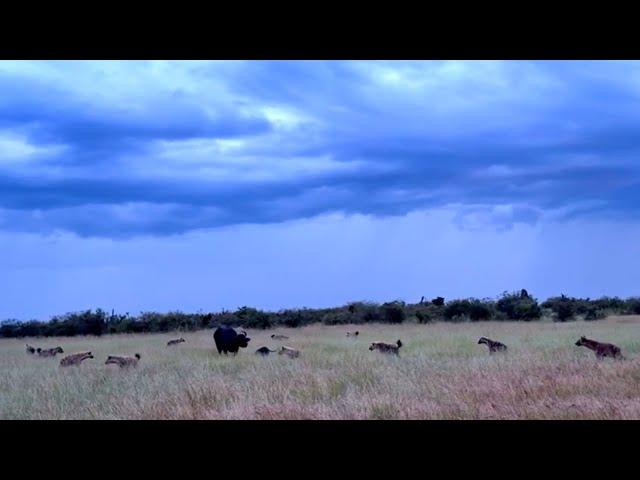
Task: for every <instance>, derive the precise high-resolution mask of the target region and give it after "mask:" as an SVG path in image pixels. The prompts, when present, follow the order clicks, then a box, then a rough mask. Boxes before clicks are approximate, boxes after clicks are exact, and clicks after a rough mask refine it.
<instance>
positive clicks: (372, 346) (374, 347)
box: [369, 343, 376, 351]
mask: <svg viewBox="0 0 640 480" xmlns="http://www.w3.org/2000/svg"><path fill="white" fill-rule="evenodd" d="M375 349H376V344H375V343H372V344H371V345H370V346H369V350H370V351H371V350H375Z"/></svg>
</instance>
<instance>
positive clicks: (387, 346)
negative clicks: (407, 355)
mask: <svg viewBox="0 0 640 480" xmlns="http://www.w3.org/2000/svg"><path fill="white" fill-rule="evenodd" d="M400 347H402V342H401V341H400V340H398V341H397V342H396V343H395V344H394V343H386V342H372V343H371V346H370V347H369V350H371V351H373V350H378V351H379V352H382V353H393V354H395V355H399V354H400Z"/></svg>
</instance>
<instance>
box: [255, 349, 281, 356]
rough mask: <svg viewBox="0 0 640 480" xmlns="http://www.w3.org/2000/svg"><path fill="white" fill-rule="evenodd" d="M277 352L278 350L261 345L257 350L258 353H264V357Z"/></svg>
mask: <svg viewBox="0 0 640 480" xmlns="http://www.w3.org/2000/svg"><path fill="white" fill-rule="evenodd" d="M275 352H277V350H270V349H269V347H260V348H259V349H257V350H256V355H262V356H263V357H266V356H267V355H269V354H270V353H275Z"/></svg>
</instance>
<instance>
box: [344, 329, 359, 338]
mask: <svg viewBox="0 0 640 480" xmlns="http://www.w3.org/2000/svg"><path fill="white" fill-rule="evenodd" d="M358 335H360V332H359V331H357V330H356V331H355V332H347V337H357V336H358Z"/></svg>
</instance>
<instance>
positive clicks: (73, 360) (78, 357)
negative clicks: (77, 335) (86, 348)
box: [60, 352, 93, 367]
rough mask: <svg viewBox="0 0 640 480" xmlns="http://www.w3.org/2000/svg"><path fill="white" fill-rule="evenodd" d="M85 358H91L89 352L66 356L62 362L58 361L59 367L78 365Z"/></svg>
mask: <svg viewBox="0 0 640 480" xmlns="http://www.w3.org/2000/svg"><path fill="white" fill-rule="evenodd" d="M87 358H93V355H92V354H91V352H79V353H72V354H71V355H67V356H66V357H64V358H63V359H62V360H60V366H61V367H68V366H71V365H80V364H81V363H82V362H83V361H84V360H86V359H87Z"/></svg>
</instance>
